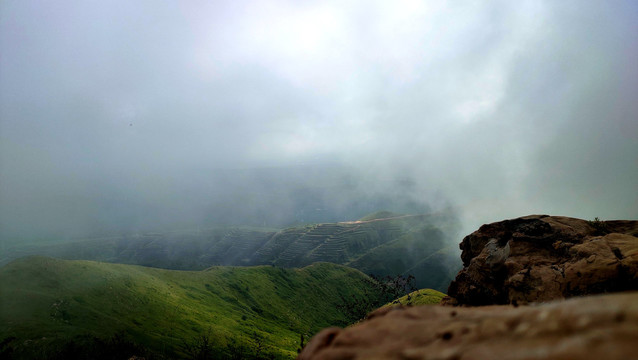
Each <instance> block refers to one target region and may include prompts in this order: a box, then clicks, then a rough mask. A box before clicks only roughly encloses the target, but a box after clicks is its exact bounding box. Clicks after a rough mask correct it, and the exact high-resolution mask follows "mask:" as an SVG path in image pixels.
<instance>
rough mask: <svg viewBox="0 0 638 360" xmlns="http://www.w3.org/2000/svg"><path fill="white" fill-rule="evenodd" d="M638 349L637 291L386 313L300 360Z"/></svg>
mask: <svg viewBox="0 0 638 360" xmlns="http://www.w3.org/2000/svg"><path fill="white" fill-rule="evenodd" d="M597 258H598V257H597ZM585 260H586V259H585ZM596 261H598V260H594V262H596ZM637 344H638V292H634V293H622V294H612V295H600V296H590V297H585V298H575V299H570V300H562V301H556V302H552V303H547V304H542V305H538V306H522V307H513V306H507V305H501V306H484V307H475V308H465V307H444V306H420V307H411V308H410V307H403V308H401V307H390V308H383V309H380V310H378V311H376V312H374V313H372V314H371V315H370V317H369V319H368V320H365V321H363V322H361V323H359V324H357V325H355V326H352V327H350V328H347V329H343V330H340V329H335V328H330V329H326V330H323V331H322V332H320V333H319V334H317V335H316V336H315V337H314V338H313V339H312V340H311V341H310V342H309V343H308V346H306V348H305V349H304V350H303V351H302V352H301V354H300V355H299V357H298V359H302V360H306V359H317V360H327V359H370V360H374V359H424V360H425V359H449V360H452V359H455V360H465V359H606V360H613V359H635V358H636V357H637V356H638V355H637V354H638V351H637V349H638V345H637Z"/></svg>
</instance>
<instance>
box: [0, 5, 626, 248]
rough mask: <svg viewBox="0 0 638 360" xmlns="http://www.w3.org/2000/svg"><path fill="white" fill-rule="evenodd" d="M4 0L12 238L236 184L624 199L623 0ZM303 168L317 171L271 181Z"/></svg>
mask: <svg viewBox="0 0 638 360" xmlns="http://www.w3.org/2000/svg"><path fill="white" fill-rule="evenodd" d="M0 6H1V9H0V10H1V11H0V17H1V21H0V50H1V51H0V52H1V53H2V54H3V56H2V57H0V140H1V142H0V174H1V175H0V189H1V191H0V215H1V216H0V218H1V220H0V221H2V224H1V225H2V226H1V227H2V228H5V229H7V228H10V229H13V230H11V231H8V230H5V234H4V235H3V236H4V237H8V236H10V234H13V235H11V236H14V235H15V234H17V233H25V234H26V233H28V232H29V229H30V228H38V229H41V230H42V231H41V232H40V233H41V234H47V231H51V232H52V233H53V232H55V233H56V234H64V233H66V232H67V231H69V229H73V228H76V229H79V228H81V229H82V231H90V230H91V229H92V228H95V227H100V228H104V229H107V230H108V229H118V228H119V227H124V225H121V224H123V223H129V224H128V225H126V226H128V227H131V226H133V227H134V226H135V224H136V223H144V225H145V226H147V225H148V226H151V225H152V224H153V223H157V222H158V221H163V222H170V221H171V220H170V219H178V218H179V219H180V220H179V221H182V222H183V221H189V220H188V219H189V218H190V219H196V220H193V221H203V220H202V218H203V217H205V216H202V215H201V214H202V213H204V212H207V213H210V212H211V211H212V212H213V213H216V214H218V213H220V211H218V210H214V209H216V208H219V207H220V206H222V205H220V204H223V206H230V205H229V204H230V203H232V200H229V199H232V197H230V198H224V199H223V201H222V200H220V199H221V197H223V196H222V195H220V194H226V195H228V194H235V195H236V196H237V197H238V198H242V197H244V198H245V197H246V196H247V195H246V194H249V193H251V191H252V190H250V189H261V190H259V194H262V195H259V196H256V197H255V196H253V197H252V199H259V201H257V200H253V203H254V204H253V206H257V205H256V203H259V204H262V203H263V204H266V203H268V202H269V201H270V202H272V203H274V204H277V203H279V204H280V205H281V208H280V210H281V211H282V213H286V212H288V213H290V212H291V211H292V212H294V211H293V210H291V209H293V208H295V206H297V205H298V202H297V199H295V197H298V196H300V195H299V194H300V193H302V192H299V191H298V189H299V188H303V186H302V185H300V184H302V183H303V184H306V185H304V186H305V187H306V188H314V189H317V188H318V187H323V188H324V189H333V191H332V193H329V192H327V190H325V191H323V190H322V191H320V193H321V194H323V195H321V196H319V195H316V196H319V197H324V198H325V199H330V201H335V202H337V201H339V202H340V203H343V204H347V203H349V202H350V203H360V204H361V203H364V202H368V203H369V202H370V201H371V200H370V199H372V198H373V197H375V196H376V197H378V198H385V199H387V198H391V197H395V198H402V199H407V197H411V199H412V201H413V202H414V203H419V204H422V205H423V208H426V207H430V208H437V207H445V206H448V205H449V204H454V205H456V206H458V207H459V208H460V209H461V210H462V211H463V213H464V216H465V217H466V220H467V221H466V224H467V230H468V231H470V230H473V228H475V227H476V226H478V225H480V224H481V223H482V222H487V221H496V220H499V219H502V218H504V217H515V216H521V215H525V214H528V213H533V212H542V213H552V214H563V215H571V216H578V217H585V218H593V217H594V216H599V217H601V218H635V217H636V216H637V215H638V207H637V206H638V205H637V204H638V198H637V196H638V195H636V194H637V192H636V191H635V190H636V189H635V184H637V183H638V145H637V144H638V143H637V142H636V141H635V139H636V135H638V125H637V123H636V121H635V119H636V116H637V115H638V108H637V107H636V102H635V100H634V97H635V94H636V93H638V85H637V84H638V73H637V70H636V67H635V65H634V64H636V63H637V60H638V59H637V58H636V57H637V56H638V55H637V54H638V43H637V41H636V40H635V36H633V35H634V34H636V33H637V30H638V29H637V28H636V27H637V25H636V24H638V21H637V20H638V19H637V17H638V9H637V7H636V6H635V5H634V4H633V3H631V2H624V1H614V2H610V3H599V2H595V1H585V2H562V3H560V4H556V3H553V2H539V1H525V2H517V3H516V4H510V3H509V2H491V3H489V4H486V3H480V2H473V3H472V2H468V3H441V2H418V1H401V2H393V3H388V2H382V1H372V2H359V1H354V2H346V3H344V2H337V1H322V2H304V3H299V2H294V1H275V2H268V3H262V2H250V1H247V2H189V3H173V4H169V3H166V4H157V3H156V2H150V1H136V2H126V1H121V2H106V3H105V2H74V1H65V2H63V3H56V4H41V3H36V2H31V1H5V2H3V3H2V4H1V5H0ZM327 164H330V165H327ZM300 166H301V167H304V169H306V170H304V171H306V172H310V173H314V172H313V171H311V170H310V169H315V168H316V169H321V170H320V171H319V172H320V173H321V174H322V176H317V177H315V178H314V180H313V179H312V178H311V177H306V176H300V177H297V178H296V179H297V180H295V181H296V183H295V185H294V186H292V185H291V186H292V187H291V188H290V189H289V191H286V190H284V189H286V188H285V187H283V186H280V185H277V186H275V185H273V184H284V183H285V182H284V180H282V179H283V178H285V177H286V176H288V175H286V176H284V175H283V174H293V173H295V172H296V171H297V170H290V169H298V168H299V167H300ZM264 168H278V169H280V171H279V175H280V176H279V177H276V180H273V179H271V180H269V181H270V182H268V181H266V180H264V179H261V178H255V179H250V180H251V181H247V180H246V181H244V182H242V181H233V180H232V179H231V180H229V179H227V178H224V177H221V176H219V175H215V174H219V173H223V172H224V171H226V170H228V169H235V170H238V169H264ZM331 172H333V173H334V175H333V176H328V175H330V173H331ZM254 174H256V173H253V175H254ZM315 174H316V173H315ZM235 176H238V175H236V173H235V174H234V175H227V177H230V178H233V177H235ZM254 176H257V175H254ZM259 176H263V175H259ZM290 176H292V175H290ZM292 177H294V176H292ZM238 183H242V184H243V185H241V186H239V185H237V184H238ZM266 184H269V185H266ZM408 184H409V185H408ZM288 185H290V184H288ZM275 188H277V190H273V189H275ZM293 188H294V189H297V190H294V191H293V190H292V189H293ZM240 189H244V190H241V191H240ZM268 189H271V190H268ZM337 189H338V190H337ZM345 189H349V190H348V191H347V192H346V190H345ZM242 191H243V192H242ZM268 192H270V193H271V194H277V196H274V195H272V196H266V195H263V194H267V193H268ZM335 194H336V195H335ZM220 196H221V197H220ZM313 196H315V195H313ZM363 198H365V199H366V200H365V201H364V200H361V199H363ZM337 199H339V200H337ZM324 202H327V201H324ZM382 203H383V202H382ZM403 203H404V204H405V203H407V200H406V201H403ZM284 204H285V205H284ZM290 204H292V205H290ZM294 204H297V205H294ZM235 205H237V204H235ZM426 205H427V206H426ZM246 206H248V205H246ZM259 206H265V205H259ZM344 206H345V205H344ZM344 206H340V208H343V207H344ZM363 208H365V206H364V207H359V209H363ZM233 211H234V210H233ZM335 211H336V212H338V211H337V210H335ZM353 211H354V210H353ZM237 213H239V212H237ZM245 213H246V214H252V213H254V212H251V211H245ZM62 214H66V215H62ZM121 214H126V215H125V216H122V215H121ZM340 214H345V213H340ZM247 216H248V215H247ZM251 216H252V215H251ZM286 216H289V215H281V217H280V218H281V219H285V218H286ZM290 216H291V217H293V218H294V215H290ZM123 219H125V220H123ZM126 219H132V220H126ZM153 219H155V220H153ZM282 221H283V220H282ZM56 224H64V226H62V225H60V226H57V225H56ZM96 224H98V225H99V224H101V225H99V226H98V225H96ZM120 225H121V226H120ZM53 229H57V230H56V231H53ZM56 236H57V235H56Z"/></svg>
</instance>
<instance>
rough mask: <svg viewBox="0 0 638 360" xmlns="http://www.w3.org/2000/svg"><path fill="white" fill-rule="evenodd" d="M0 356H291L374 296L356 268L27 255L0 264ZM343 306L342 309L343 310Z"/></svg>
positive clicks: (345, 321)
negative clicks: (176, 266) (203, 266)
mask: <svg viewBox="0 0 638 360" xmlns="http://www.w3.org/2000/svg"><path fill="white" fill-rule="evenodd" d="M0 284H1V285H2V287H1V289H2V291H1V292H0V358H10V356H11V357H14V358H21V359H32V358H33V359H35V358H38V359H47V358H51V359H54V358H59V359H62V358H68V357H69V356H72V357H73V358H122V359H128V358H130V357H131V356H132V355H136V356H144V357H146V358H147V359H151V358H166V357H168V358H199V357H197V356H202V355H203V354H204V353H205V352H206V353H207V354H208V355H214V357H213V358H220V357H222V358H232V357H234V356H235V357H236V356H240V355H243V356H244V357H248V358H255V357H257V358H293V357H294V356H295V355H296V349H297V347H298V346H299V343H300V337H301V335H303V336H304V338H306V339H308V338H309V336H311V335H312V334H314V333H315V332H317V331H318V330H319V329H321V328H324V327H327V326H334V325H337V326H344V325H347V324H348V323H350V322H352V321H353V320H356V319H352V318H351V314H350V313H348V311H347V306H344V304H343V299H369V298H374V297H377V296H378V297H379V299H381V298H382V295H383V294H382V293H381V291H380V290H379V288H378V287H375V286H374V284H373V282H372V281H371V280H370V278H368V277H367V276H365V275H364V274H362V273H361V272H359V271H357V270H354V269H350V268H347V267H345V266H340V265H335V264H328V263H317V264H314V265H311V266H308V267H305V268H302V269H282V268H276V267H271V266H259V267H213V268H210V269H207V270H204V271H174V270H164V269H156V268H148V267H141V266H133V265H122V264H109V263H100V262H94V261H71V260H56V259H52V258H47V257H27V258H23V259H20V260H16V261H14V262H12V263H10V264H8V265H5V266H4V267H2V268H0ZM345 305H347V304H345Z"/></svg>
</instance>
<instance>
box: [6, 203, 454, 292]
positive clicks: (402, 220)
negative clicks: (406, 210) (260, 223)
mask: <svg viewBox="0 0 638 360" xmlns="http://www.w3.org/2000/svg"><path fill="white" fill-rule="evenodd" d="M457 229H458V222H457V221H456V218H455V217H454V216H452V215H451V214H450V213H445V212H443V213H435V214H426V215H398V214H394V213H390V212H387V211H381V212H376V213H373V214H370V215H368V216H365V217H363V218H362V219H361V220H357V221H349V222H339V223H322V224H310V225H304V226H297V227H291V228H287V229H282V230H276V229H266V228H253V227H214V228H210V229H196V230H193V231H181V232H166V233H146V234H132V235H125V236H114V237H109V238H97V239H84V240H75V241H67V242H63V243H56V244H52V245H42V244H40V245H38V246H31V247H25V246H23V247H19V248H18V247H16V248H13V249H9V250H8V251H7V253H8V254H9V255H8V256H7V257H6V258H5V259H4V261H5V262H6V261H8V260H9V259H12V258H17V257H19V256H26V255H46V256H53V257H58V258H63V259H82V260H97V261H106V262H113V263H123V264H136V265H144V266H151V267H158V268H164V269H176V270H202V269H205V268H208V267H210V266H213V265H232V266H253V265H276V266H279V267H286V268H292V267H303V266H307V265H310V264H312V263H314V262H331V263H335V264H344V265H348V266H350V267H354V268H356V269H359V270H361V271H362V272H364V273H366V274H374V275H376V276H381V277H383V276H386V275H390V276H396V275H400V274H402V275H407V274H412V275H414V276H415V277H416V285H417V286H418V287H420V288H434V289H437V290H441V291H446V290H447V286H448V284H449V282H450V281H451V280H452V279H453V278H454V275H455V273H456V272H457V271H458V270H459V269H460V266H461V264H460V260H459V257H458V254H457V253H456V252H457V250H456V248H457V246H456V241H455V239H454V236H455V234H456V231H457ZM452 244H454V245H452ZM434 254H438V255H436V256H432V255H434ZM0 263H1V262H0Z"/></svg>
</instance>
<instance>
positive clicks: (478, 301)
mask: <svg viewBox="0 0 638 360" xmlns="http://www.w3.org/2000/svg"><path fill="white" fill-rule="evenodd" d="M636 236H638V221H585V220H580V219H574V218H568V217H561V216H546V215H533V216H527V217H522V218H517V219H513V220H506V221H501V222H497V223H493V224H487V225H483V226H481V228H480V229H479V230H477V231H475V232H474V233H472V234H470V235H468V236H466V237H465V238H464V239H463V241H462V242H461V244H460V247H461V250H462V251H463V252H462V254H461V258H462V260H463V265H464V267H463V269H462V270H461V271H460V272H459V274H458V275H457V277H456V279H455V280H454V281H453V282H452V284H451V285H450V287H449V289H448V295H449V296H451V297H453V298H455V299H456V301H457V302H458V304H461V305H471V306H472V305H489V304H526V303H530V302H544V301H549V300H554V299H564V298H569V297H572V296H582V295H589V294H599V293H607V292H617V291H625V290H638V237H636Z"/></svg>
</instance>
